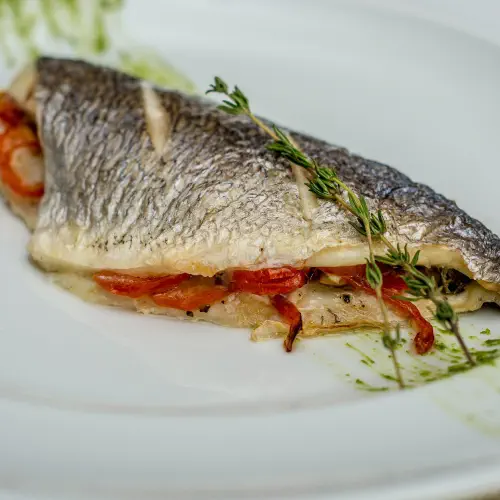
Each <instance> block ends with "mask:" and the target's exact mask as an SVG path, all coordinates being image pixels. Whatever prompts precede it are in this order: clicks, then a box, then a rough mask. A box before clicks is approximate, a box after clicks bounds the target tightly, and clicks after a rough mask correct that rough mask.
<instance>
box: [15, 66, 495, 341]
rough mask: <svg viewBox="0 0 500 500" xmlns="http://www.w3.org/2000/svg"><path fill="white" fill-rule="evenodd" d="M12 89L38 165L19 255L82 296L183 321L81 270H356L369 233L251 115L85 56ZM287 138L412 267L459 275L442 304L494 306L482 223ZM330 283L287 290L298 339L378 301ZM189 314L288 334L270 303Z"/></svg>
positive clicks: (367, 315) (408, 183)
mask: <svg viewBox="0 0 500 500" xmlns="http://www.w3.org/2000/svg"><path fill="white" fill-rule="evenodd" d="M22 80H23V83H22V84H17V85H14V86H13V87H12V94H13V95H14V97H16V98H17V99H18V102H19V103H20V104H21V105H22V106H23V107H24V108H25V109H26V110H27V111H28V112H29V113H31V114H32V115H33V116H34V117H35V120H36V127H37V130H38V135H39V138H40V141H41V145H42V150H43V155H44V163H45V169H46V170H45V194H44V196H43V199H42V200H41V204H40V206H39V208H38V216H37V219H36V222H35V223H34V232H33V235H32V238H31V242H30V245H29V252H30V254H31V256H32V258H33V259H34V261H35V262H37V263H38V265H39V266H40V267H41V268H42V269H45V270H46V271H47V272H50V273H54V274H53V275H54V276H55V277H56V279H57V281H59V282H60V283H62V284H63V285H64V286H66V287H67V288H69V289H71V290H73V291H74V292H76V293H78V294H79V295H81V296H83V297H84V298H86V299H87V300H95V301H98V302H106V303H112V304H116V305H120V306H123V307H132V308H136V309H138V310H140V311H143V312H153V313H163V314H169V315H174V316H182V317H186V314H185V312H183V311H179V310H175V309H171V308H161V307H158V306H157V305H156V304H154V303H152V302H151V300H150V299H149V298H148V297H141V298H127V297H118V296H114V295H112V294H109V293H107V292H105V291H103V290H100V289H99V287H98V286H96V284H95V283H94V282H93V281H92V279H91V277H92V273H94V272H96V271H100V270H103V269H106V270H115V271H123V272H127V273H133V274H137V275H141V274H144V275H166V274H168V275H176V274H180V273H189V274H190V275H196V276H204V277H213V276H215V275H216V274H217V273H225V272H228V271H232V270H235V269H250V270H255V269H263V268H277V267H282V266H291V267H293V268H298V269H302V268H335V267H339V266H353V265H358V264H363V263H364V262H365V258H366V257H367V256H368V247H367V243H366V239H365V238H364V237H363V236H361V235H359V234H358V233H357V232H356V231H355V229H353V227H352V226H351V225H350V224H349V221H350V220H352V219H351V216H350V215H349V214H347V213H346V212H345V211H344V210H343V209H342V208H340V207H339V206H338V205H337V204H335V203H332V202H330V201H324V200H317V199H316V198H314V197H312V195H311V194H310V193H309V192H308V191H307V187H306V186H305V185H304V176H303V175H300V173H297V170H296V169H292V168H291V167H290V164H289V163H288V162H287V161H286V160H284V159H281V158H279V157H277V156H276V154H275V153H273V152H270V151H266V149H265V146H266V144H268V143H269V138H268V137H267V136H266V135H265V134H264V133H262V132H261V131H260V130H259V129H258V128H257V127H256V126H255V125H254V124H253V123H252V122H250V121H249V120H248V119H247V118H246V117H242V116H230V115H228V114H225V113H223V112H221V111H219V110H217V109H216V106H215V104H214V103H212V102H211V101H209V100H207V99H204V98H201V97H196V96H191V95H184V94H182V93H179V92H176V91H171V90H164V89H160V88H156V87H154V86H152V85H151V84H148V83H147V82H144V81H141V80H138V79H136V78H133V77H131V76H128V75H126V74H123V73H120V72H117V71H114V70H111V69H107V68H103V67H98V66H94V65H91V64H88V63H86V62H83V61H76V60H65V59H52V58H40V59H39V60H38V61H37V62H36V65H35V66H34V67H33V68H31V69H30V70H29V71H28V74H25V76H24V77H23V79H22ZM26 82H28V83H26ZM28 95H29V97H28ZM288 132H289V133H290V135H291V136H292V138H293V140H294V141H295V142H296V143H298V144H299V145H300V147H301V148H302V149H303V150H304V151H305V152H306V153H307V154H308V155H309V156H310V157H312V158H314V159H315V160H316V161H318V163H320V164H321V165H323V166H331V167H334V168H335V169H336V170H337V172H338V174H339V177H340V178H341V179H342V180H343V181H344V182H346V183H347V184H348V185H349V186H350V187H351V188H352V189H353V190H354V191H355V192H357V193H358V194H361V195H364V196H365V197H366V198H367V201H368V204H369V206H370V208H371V209H380V210H381V211H382V212H383V214H384V217H385V219H386V221H387V224H388V231H387V237H388V239H389V240H390V241H392V242H393V243H394V244H396V243H400V244H402V245H405V244H408V248H409V250H410V252H411V253H414V252H415V251H416V250H420V251H421V253H420V260H419V265H421V266H424V267H427V268H447V269H454V270H457V271H459V272H460V273H461V274H463V275H464V276H466V277H467V278H468V280H470V282H469V283H468V284H467V286H466V287H465V290H463V291H461V293H458V294H455V295H452V296H450V302H452V304H453V305H454V306H455V307H456V309H457V310H459V311H465V310H472V309H476V308H478V307H480V306H481V305H482V304H483V303H484V302H497V303H498V302H499V301H500V300H499V295H498V292H500V240H499V238H498V237H497V236H496V235H494V234H493V233H492V232H491V231H489V230H488V229H487V228H486V227H485V226H484V225H483V224H481V223H480V222H478V221H477V220H475V219H473V218H471V217H469V216H468V215H467V214H466V213H465V212H463V211H462V210H461V209H460V208H458V207H457V205H456V204H455V203H454V202H452V201H450V200H448V199H447V198H445V197H444V196H442V195H440V194H437V193H435V192H434V191H433V190H432V189H431V188H429V187H427V186H425V185H422V184H418V183H415V182H413V181H412V180H411V179H409V178H408V177H407V176H406V175H404V174H402V173H400V172H398V171H397V170H395V169H394V168H391V167H389V166H387V165H383V164H381V163H378V162H375V161H371V160H367V159H364V158H361V157H360V156H356V155H354V154H351V153H349V152H348V151H347V150H346V149H343V148H339V147H336V146H332V145H330V144H327V143H326V142H323V141H320V140H316V139H314V138H312V137H309V136H306V135H303V134H301V133H296V132H293V131H288ZM11 203H13V202H12V200H11ZM14 204H15V203H14ZM377 251H378V252H379V253H381V254H382V253H383V252H384V249H383V247H378V248H377ZM329 280H330V279H329V277H328V276H323V278H322V279H321V280H320V281H315V282H310V283H308V284H306V285H305V286H304V287H302V288H300V289H299V290H296V291H294V292H293V293H291V294H290V295H289V299H290V300H291V301H292V302H294V303H295V304H296V305H297V307H298V308H299V309H300V311H301V312H302V315H303V318H304V331H305V333H306V334H308V332H309V333H311V334H315V333H318V332H321V331H326V330H332V329H345V328H353V327H359V326H374V325H377V324H380V322H381V317H380V313H379V312H378V308H377V307H376V303H375V300H374V299H373V297H371V296H369V295H367V294H364V293H362V292H354V293H353V292H349V294H350V295H349V301H347V300H346V299H345V295H346V291H345V288H343V287H342V283H340V286H338V285H339V283H337V286H331V285H332V284H335V283H333V282H330V281H329ZM419 307H421V310H422V311H424V310H426V307H425V304H423V305H422V306H420V305H419ZM191 317H194V318H201V319H207V320H209V321H214V322H216V323H223V324H230V325H238V326H251V327H253V328H256V329H257V330H258V329H259V328H261V329H262V330H264V331H265V332H266V333H265V334H264V335H267V334H268V333H269V335H271V336H272V335H274V334H275V333H283V330H284V329H286V327H285V324H284V323H283V322H282V321H281V319H280V316H279V315H278V314H277V313H276V311H275V310H274V309H273V308H272V307H271V306H270V303H269V299H268V297H264V296H257V295H251V294H245V293H241V294H236V293H235V294H231V295H230V296H229V297H228V298H227V299H226V300H224V301H221V302H218V303H217V304H214V305H213V306H212V307H211V309H210V311H208V312H198V311H195V312H194V314H193V315H191ZM392 319H393V320H394V321H395V320H396V319H397V315H395V314H394V313H392Z"/></svg>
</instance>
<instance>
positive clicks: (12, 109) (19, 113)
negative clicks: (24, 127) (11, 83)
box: [0, 92, 25, 126]
mask: <svg viewBox="0 0 500 500" xmlns="http://www.w3.org/2000/svg"><path fill="white" fill-rule="evenodd" d="M0 119H1V120H2V121H3V122H5V123H6V124H7V125H10V126H16V125H19V124H20V123H21V122H22V121H24V119H25V113H24V111H23V110H22V109H21V108H20V107H19V106H18V105H17V103H16V101H14V99H13V98H12V97H10V95H9V94H6V93H5V92H0Z"/></svg>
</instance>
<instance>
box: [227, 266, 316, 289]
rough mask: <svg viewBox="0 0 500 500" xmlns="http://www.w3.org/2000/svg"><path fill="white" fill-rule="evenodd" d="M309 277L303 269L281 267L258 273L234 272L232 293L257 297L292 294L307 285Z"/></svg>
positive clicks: (261, 270) (262, 270)
mask: <svg viewBox="0 0 500 500" xmlns="http://www.w3.org/2000/svg"><path fill="white" fill-rule="evenodd" d="M306 281H307V275H306V272H305V271H304V270H302V269H294V268H293V267H280V268H270V269H260V270H258V271H234V272H233V274H232V278H231V285H230V287H231V291H234V292H247V293H253V294H255V295H278V294H284V293H290V292H293V291H294V290H297V288H301V287H303V286H304V285H305V284H306Z"/></svg>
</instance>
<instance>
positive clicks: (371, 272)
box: [206, 77, 475, 388]
mask: <svg viewBox="0 0 500 500" xmlns="http://www.w3.org/2000/svg"><path fill="white" fill-rule="evenodd" d="M212 92H213V93H219V94H223V95H224V96H225V97H226V99H224V100H223V101H222V102H223V104H221V105H219V106H218V108H219V109H220V110H222V111H225V112H226V113H229V114H232V115H246V116H248V117H249V118H250V119H251V120H252V121H253V122H254V123H255V124H256V125H257V126H258V127H259V128H260V129H261V130H263V131H264V132H265V133H267V134H268V135H269V136H270V137H271V138H272V139H273V142H271V143H270V144H268V145H267V146H266V147H267V149H268V150H270V151H274V152H276V153H278V154H279V155H280V156H282V157H283V158H285V159H287V160H289V161H290V162H291V163H293V164H295V165H298V166H300V167H303V168H304V169H306V170H307V171H308V173H309V181H308V183H307V186H308V187H309V190H310V191H311V192H313V193H314V194H315V195H316V196H317V197H318V198H322V199H325V200H332V201H335V202H336V203H337V204H339V205H340V206H341V207H342V208H343V209H345V210H346V211H348V212H350V213H351V214H352V215H353V216H354V218H355V220H354V221H349V223H350V224H351V225H352V226H353V227H354V228H355V229H356V231H358V232H359V233H360V234H361V235H363V236H365V237H366V238H367V243H368V249H369V258H368V259H366V280H367V282H368V284H369V285H370V286H371V288H372V289H373V290H374V292H375V295H376V297H377V302H378V304H379V306H380V310H381V313H382V317H383V320H384V332H383V344H384V346H385V347H386V348H387V349H389V351H390V352H391V357H392V360H393V363H394V369H395V373H396V380H397V381H398V384H399V386H400V388H404V381H403V378H402V374H401V370H400V367H399V363H398V362H397V359H396V349H397V347H398V345H399V344H400V330H399V325H397V328H396V332H395V335H393V334H392V333H391V328H390V322H389V316H388V312H387V307H386V305H385V302H384V300H383V297H382V285H383V277H382V272H381V270H380V268H379V266H378V264H377V262H380V263H384V264H387V265H390V266H392V267H399V268H401V269H403V271H404V276H403V279H404V280H405V283H406V285H407V287H408V290H407V291H406V294H405V295H404V296H401V297H399V298H400V299H403V300H409V301H416V300H421V299H428V300H430V301H431V302H432V303H433V304H434V306H435V308H436V309H435V312H434V316H435V318H436V319H437V320H438V321H439V322H440V323H441V324H442V325H443V326H444V327H445V328H446V329H448V330H450V331H451V332H453V334H454V335H455V336H456V338H457V340H458V342H459V344H460V346H461V347H462V350H463V351H464V354H465V356H466V358H467V360H468V362H469V363H470V364H471V365H474V364H475V361H474V359H473V358H472V355H471V354H470V351H469V350H468V348H467V346H466V344H465V342H464V340H463V338H462V336H461V335H460V331H459V326H458V317H457V315H456V313H455V311H454V310H453V308H452V306H451V305H450V304H449V302H448V301H447V300H446V299H445V298H444V297H443V296H442V294H441V293H440V290H439V289H438V287H437V285H436V282H435V281H434V279H433V278H429V277H428V276H426V275H425V274H424V273H422V272H421V271H420V270H419V269H418V268H417V264H418V259H419V255H420V252H416V254H415V255H414V256H413V257H412V256H410V253H409V252H408V248H407V246H405V247H404V249H401V247H400V246H399V245H398V246H394V245H393V244H392V243H391V242H390V241H389V240H388V239H387V238H386V237H385V236H384V234H385V233H386V231H387V225H386V223H385V220H384V217H383V214H382V212H381V211H380V210H378V211H377V212H372V211H370V209H369V207H368V204H367V202H366V199H365V197H364V196H362V195H357V194H356V193H355V192H354V191H353V190H352V189H351V188H350V187H349V186H348V185H347V184H345V183H344V182H343V181H342V180H341V179H340V178H339V177H338V175H337V172H336V171H335V169H333V168H330V167H323V166H321V165H319V164H318V163H317V162H316V161H315V160H314V159H312V158H310V157H309V156H307V155H306V154H305V153H304V151H302V150H301V149H300V148H299V147H298V146H297V145H296V144H295V143H294V141H293V140H292V139H291V138H290V137H289V136H288V135H287V134H286V133H285V132H283V131H282V130H281V129H280V128H279V127H277V126H276V125H272V126H271V127H270V126H268V125H267V124H266V123H264V122H263V121H262V120H261V119H260V118H258V117H256V116H255V115H254V114H253V112H252V111H251V108H250V103H249V100H248V98H247V97H246V95H245V94H244V93H243V92H242V91H241V90H240V89H239V88H238V87H237V86H235V87H234V89H233V90H232V91H231V90H230V89H229V87H228V85H227V83H226V82H225V81H224V80H222V79H221V78H219V77H215V81H214V83H213V84H212V85H211V86H210V88H209V89H208V90H207V92H206V93H207V94H209V93H212ZM374 238H375V239H378V240H379V241H381V242H382V243H383V244H384V245H385V246H386V248H387V252H386V254H385V255H384V256H376V255H375V251H374V245H373V240H374Z"/></svg>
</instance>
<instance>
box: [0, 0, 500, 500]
mask: <svg viewBox="0 0 500 500" xmlns="http://www.w3.org/2000/svg"><path fill="white" fill-rule="evenodd" d="M27 3H28V4H31V6H33V5H34V4H36V2H27ZM61 3H62V2H61ZM451 3H452V2H449V1H448V2H445V1H440V2H437V1H436V2H434V3H432V2H416V1H414V2H411V1H405V2H395V1H392V2H391V1H385V2H376V1H371V2H368V1H367V2H357V1H349V2H340V1H339V2H336V1H326V0H324V1H315V2H305V1H303V2H299V1H288V2H279V1H278V0H266V1H263V0H262V1H252V2H237V1H228V0H226V1H223V0H189V1H183V2H159V1H157V0H136V1H133V0H129V1H128V2H126V5H125V7H123V9H121V12H119V13H116V14H110V15H109V19H108V17H106V21H105V25H103V26H104V28H105V29H106V30H110V39H109V40H108V41H107V42H109V44H110V46H109V50H108V51H107V52H106V53H105V54H104V55H102V56H99V57H100V58H101V59H103V60H107V58H108V59H109V60H110V61H111V60H113V58H115V59H116V55H117V54H118V53H119V51H120V50H129V48H131V47H132V48H133V50H135V49H136V48H137V47H139V46H140V47H143V48H144V47H149V48H153V49H155V50H156V51H158V52H159V54H160V55H161V56H162V57H164V58H166V59H167V60H169V61H171V62H172V63H174V64H175V65H176V66H177V67H178V68H180V69H181V70H182V71H183V72H184V73H185V74H187V75H189V77H190V78H192V79H193V81H194V82H195V84H196V86H197V88H198V89H200V90H203V89H205V88H206V87H207V85H208V84H209V83H210V82H211V80H212V78H213V76H214V75H215V74H219V75H223V76H224V77H225V78H226V79H227V80H229V81H230V82H235V83H238V84H239V85H240V86H242V87H243V88H244V89H245V90H246V92H247V94H248V95H249V96H251V99H252V102H253V104H254V107H255V109H256V110H257V112H259V113H262V114H264V115H267V116H269V117H270V118H273V119H275V120H277V121H279V122H281V123H285V124H287V125H290V126H292V127H295V128H298V129H302V130H304V131H307V132H309V133H312V134H315V135H317V136H320V137H322V138H325V139H327V140H329V141H331V142H333V143H337V144H342V145H345V146H347V147H349V148H350V149H352V150H354V151H356V152H359V153H362V154H364V155H367V156H369V157H372V158H375V159H378V160H380V161H384V162H387V163H389V164H393V165H394V166H396V167H398V168H400V169H401V170H403V171H404V172H406V173H408V174H410V175H411V176H412V177H413V178H414V179H416V180H419V181H423V182H426V183H429V184H431V185H432V186H433V187H434V188H435V189H436V190H438V191H441V192H443V193H445V194H446V195H448V196H449V197H451V198H453V199H456V200H457V202H458V203H459V205H461V206H462V207H463V208H464V209H466V210H467V211H469V213H470V214H471V215H473V216H476V217H477V218H479V219H481V220H482V221H483V222H484V223H485V224H487V225H488V226H489V227H491V228H492V229H493V230H495V231H496V232H497V233H498V232H500V222H499V219H498V210H499V208H500V202H499V201H498V185H499V181H500V173H499V172H500V169H499V165H498V163H499V158H500V141H499V140H498V138H499V137H500V90H499V89H500V48H499V47H498V45H496V44H495V43H494V42H491V43H490V42H488V41H486V40H485V39H486V38H490V37H489V34H488V33H490V32H492V33H494V31H495V30H492V29H491V27H492V24H491V17H494V14H496V15H497V17H496V19H498V18H499V16H498V14H500V13H499V11H498V8H496V7H495V6H494V5H493V4H491V5H489V6H488V3H487V2H477V3H474V5H475V6H476V7H477V6H478V5H479V4H484V8H486V7H487V8H491V9H492V10H491V15H490V14H488V11H486V12H487V14H486V15H485V13H484V10H483V17H482V19H484V20H485V21H484V23H483V24H484V26H485V29H484V31H482V30H481V24H478V23H474V22H473V17H472V16H470V13H471V12H472V10H471V9H470V6H471V5H472V2H469V3H468V5H469V9H468V7H467V5H466V2H462V1H461V2H456V3H454V5H455V7H453V8H452V9H451V7H450V6H451ZM53 4H54V5H55V4H58V2H57V1H54V2H53ZM82 4H85V9H84V11H82V12H81V13H79V14H78V15H77V16H76V17H75V18H73V21H74V20H75V19H76V20H77V21H78V22H77V23H76V24H75V26H80V25H83V24H85V23H83V21H82V22H80V19H82V20H83V19H86V20H87V21H85V22H86V23H87V25H86V26H87V28H85V29H86V30H87V31H85V30H84V31H85V33H83V32H82V33H83V34H78V36H77V34H76V32H75V33H72V35H75V36H77V42H78V43H77V53H79V54H83V55H86V54H87V53H89V55H90V48H89V47H92V45H93V44H94V45H95V39H94V38H93V35H92V33H94V34H95V31H92V30H93V28H95V19H96V17H95V16H96V15H97V14H96V12H97V13H98V14H99V15H106V16H107V15H108V14H103V13H102V12H100V13H99V12H98V11H99V9H97V10H95V7H96V5H97V4H96V3H95V2H82ZM381 6H383V7H381ZM33 8H34V9H36V6H34V7H33ZM92 9H94V10H92ZM396 9H397V10H396ZM450 9H451V10H450ZM467 9H468V10H467ZM54 12H55V14H56V16H57V15H59V12H58V10H57V5H56V6H55V7H53V8H52V11H50V12H49V14H54ZM457 12H458V14H460V13H461V14H460V15H458V14H457ZM46 14H47V12H46ZM4 15H6V14H5V13H4ZM80 15H81V17H80ZM61 16H62V17H63V19H66V18H64V16H69V17H68V19H70V20H71V18H70V16H71V13H70V12H69V13H68V12H63V13H62V14H61ZM469 16H470V17H469ZM47 20H48V21H50V16H48V17H46V19H45V21H44V20H41V18H38V17H35V18H34V21H33V19H32V22H35V23H37V26H36V28H33V30H32V38H31V40H29V41H26V40H24V42H23V44H21V45H20V46H19V45H17V42H18V41H19V40H18V39H16V36H17V35H16V33H15V31H14V32H12V33H11V34H7V35H5V36H3V38H2V37H0V41H2V43H3V44H5V43H7V44H8V45H10V47H11V49H12V47H14V49H13V52H14V54H16V55H15V57H14V59H16V58H17V57H21V56H18V55H17V54H18V53H19V54H20V53H23V54H24V53H26V52H27V51H29V50H30V49H33V48H35V47H41V48H42V49H43V50H50V51H52V52H60V53H68V52H71V50H74V49H71V50H70V48H69V46H68V44H67V43H66V42H64V41H57V40H54V37H53V36H51V34H50V32H49V31H47V30H46V29H45V27H44V26H45V25H46V22H47ZM65 22H66V21H63V25H64V23H65ZM67 22H70V21H67ZM44 23H45V25H44ZM66 26H67V25H66ZM14 28H15V26H14ZM487 28H488V29H487ZM497 28H498V25H497ZM70 31H71V29H70ZM478 34H479V35H481V36H482V38H483V39H480V38H479V37H477V36H474V35H478ZM52 35H53V33H52ZM80 35H81V36H80ZM105 41H106V40H105ZM97 42H98V43H97V45H98V46H99V43H101V45H106V44H105V43H104V42H103V41H102V40H101V41H99V40H98V41H97ZM2 46H3V45H2ZM104 48H106V47H104ZM2 50H3V49H2ZM16 60H17V59H16ZM12 71H13V68H11V67H8V66H7V65H4V66H3V67H2V69H1V74H0V76H1V79H2V83H7V81H8V79H9V77H10V76H11V73H12ZM0 227H1V231H0V253H1V255H2V260H1V262H0V275H1V276H2V283H3V286H2V287H1V288H0V297H1V300H0V339H1V344H0V345H1V348H0V490H1V492H0V498H2V499H3V498H5V499H11V498H22V499H42V498H50V499H59V498H61V499H62V498H64V499H65V500H68V499H72V498H92V499H101V498H102V499H114V498H120V499H125V498H126V499H129V498H134V499H135V498H137V499H141V500H148V499H159V498H162V499H163V498H175V499H181V498H190V499H192V498H203V499H206V498H247V499H249V498H262V499H271V498H312V497H314V498H318V499H319V498H370V499H378V498H380V499H384V500H389V499H398V500H401V499H406V498H408V499H410V498H415V499H422V498H455V497H459V496H464V495H467V494H471V493H473V492H476V493H477V492H485V491H491V490H493V489H495V488H499V489H500V370H499V368H498V367H494V366H485V367H481V368H479V369H477V370H473V371H471V372H469V373H466V374H462V375H457V376H455V377H452V378H449V379H446V380H444V381H441V382H436V383H433V384H430V385H426V386H425V387H422V388H418V389H414V390H411V391H407V392H404V393H399V392H391V393H379V392H371V391H368V390H366V389H369V388H370V387H382V388H390V387H391V386H390V384H391V382H390V381H387V380H385V379H384V377H383V375H384V374H385V375H387V374H389V373H390V372H389V370H390V364H388V360H387V354H386V352H385V351H384V350H383V349H382V348H381V346H380V343H377V337H376V335H372V336H367V335H363V336H360V335H351V336H338V337H335V338H332V337H330V338H322V339H316V340H310V341H307V342H306V341H303V342H300V343H299V344H298V346H297V349H296V352H295V353H294V354H292V355H285V354H284V353H283V351H282V348H281V343H280V342H268V343H262V344H255V343H251V342H249V340H248V332H245V331H243V330H231V329H223V328H219V327H215V326H209V325H201V324H200V325H198V324H197V325H192V324H185V323H180V322H176V321H170V320H168V319H165V318H150V317H142V316H139V315H135V314H129V313H126V312H124V311H117V310H109V309H106V308H103V307H98V306H92V305H89V304H86V303H83V302H81V301H80V300H78V299H77V298H75V297H73V296H71V295H68V294H67V293H65V292H63V291H61V290H59V289H57V288H55V287H54V286H52V285H51V284H49V283H48V282H47V281H46V279H45V278H44V277H43V276H42V275H41V274H40V273H39V272H38V271H36V270H35V269H34V268H33V267H32V266H31V265H30V263H29V262H28V260H27V258H26V251H25V245H26V243H27V241H28V237H29V235H28V233H27V231H26V230H25V228H24V227H23V226H22V224H21V223H20V221H19V220H17V219H16V218H14V217H13V216H11V215H10V213H8V211H7V210H6V209H5V208H4V207H3V206H2V207H1V208H0ZM462 328H463V330H464V334H465V335H466V336H467V337H468V340H469V341H470V342H471V343H473V344H474V343H475V344H476V345H479V344H481V342H483V337H482V336H481V334H480V333H479V332H480V331H483V330H484V329H485V328H489V329H490V330H491V335H490V336H489V337H488V338H498V337H500V313H498V311H494V310H485V311H481V312H479V313H475V314H472V315H469V316H467V317H466V318H464V320H463V321H462ZM471 337H472V338H471ZM473 337H477V339H475V338H473ZM442 340H443V341H445V342H448V343H449V339H442ZM346 342H348V343H349V344H350V345H351V346H352V347H348V346H346ZM353 347H355V348H356V349H359V350H360V351H362V352H363V353H365V354H367V353H368V354H369V356H370V357H374V358H376V363H375V366H376V368H373V367H371V368H369V367H367V366H366V365H365V364H363V363H362V362H361V361H362V359H363V355H362V354H360V353H359V352H358V351H357V350H356V349H354V348H353ZM402 355H403V354H402ZM365 360H366V359H365ZM449 362H450V358H449V357H447V355H446V353H445V354H443V353H441V354H439V352H438V354H437V355H435V356H434V357H433V356H430V357H427V358H425V360H422V359H421V360H416V359H411V358H410V357H409V356H406V357H405V358H404V363H405V366H406V371H405V376H406V377H407V379H408V380H409V381H411V382H412V383H413V384H419V383H420V382H422V381H423V380H425V379H426V378H432V377H433V376H438V375H439V374H441V373H442V372H443V370H446V367H447V363H449ZM427 372H429V373H427ZM423 373H424V374H426V375H423ZM381 375H382V376H381ZM356 379H359V380H360V381H362V383H359V382H358V383H356V382H355V381H356ZM388 384H389V385H388ZM361 389H365V390H361Z"/></svg>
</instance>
